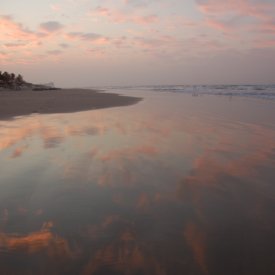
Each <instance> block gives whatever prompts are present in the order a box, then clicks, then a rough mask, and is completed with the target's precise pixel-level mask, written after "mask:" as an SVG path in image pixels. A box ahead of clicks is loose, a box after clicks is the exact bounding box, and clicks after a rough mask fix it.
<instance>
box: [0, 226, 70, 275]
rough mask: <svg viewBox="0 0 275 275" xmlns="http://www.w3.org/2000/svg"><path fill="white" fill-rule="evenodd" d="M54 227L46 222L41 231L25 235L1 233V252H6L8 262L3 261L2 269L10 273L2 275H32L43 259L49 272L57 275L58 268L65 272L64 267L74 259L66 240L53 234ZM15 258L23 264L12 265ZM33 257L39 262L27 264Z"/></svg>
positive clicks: (0, 265) (0, 264)
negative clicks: (31, 271) (52, 228)
mask: <svg viewBox="0 0 275 275" xmlns="http://www.w3.org/2000/svg"><path fill="white" fill-rule="evenodd" d="M52 226H53V224H52V222H46V223H44V224H43V226H42V228H41V230H40V231H37V232H32V233H29V234H25V235H23V234H21V235H20V234H5V233H0V251H5V252H6V253H5V256H4V258H5V259H6V261H1V263H0V267H1V270H3V271H4V272H5V269H7V270H8V273H2V274H30V273H29V272H30V270H31V269H32V268H33V267H37V263H39V262H41V259H43V261H44V264H43V265H42V266H44V268H47V270H48V271H49V272H51V270H52V272H53V273H52V274H55V271H54V269H53V267H54V268H56V267H57V266H58V267H59V268H61V269H60V270H62V269H64V271H65V270H66V268H64V267H62V265H63V264H64V263H65V262H67V261H68V260H71V259H72V258H73V253H72V251H71V249H70V247H69V244H68V242H67V241H66V240H64V239H63V238H61V237H59V236H58V235H56V234H54V233H52V232H51V227H52ZM1 256H2V257H3V254H2V253H1ZM13 257H15V258H17V257H20V258H21V263H20V264H19V263H17V264H15V265H14V264H12V261H11V259H12V258H13ZM32 257H35V258H36V259H37V260H38V262H37V263H35V262H33V263H32V264H27V263H28V262H29V261H30V259H33V258H32ZM24 263H25V264H24ZM47 264H48V266H47ZM38 266H39V265H38Z"/></svg>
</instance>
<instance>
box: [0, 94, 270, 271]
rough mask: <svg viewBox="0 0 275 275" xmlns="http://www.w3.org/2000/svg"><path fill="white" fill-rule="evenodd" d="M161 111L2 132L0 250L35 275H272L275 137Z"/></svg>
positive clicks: (68, 117)
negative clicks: (43, 272)
mask: <svg viewBox="0 0 275 275" xmlns="http://www.w3.org/2000/svg"><path fill="white" fill-rule="evenodd" d="M174 99H175V100H177V98H176V97H175V98H174ZM166 100H168V99H165V102H163V106H162V107H159V106H157V107H155V108H147V107H148V106H146V104H147V103H146V101H143V102H142V103H141V104H138V105H135V106H133V107H131V108H126V109H125V110H123V109H114V110H96V111H90V112H81V113H76V114H65V115H62V114H58V115H50V116H31V117H27V118H20V119H18V120H14V121H10V122H2V123H1V125H2V126H3V127H2V128H0V150H1V155H0V157H1V158H2V159H4V160H6V159H8V160H9V161H8V162H3V164H2V166H1V167H0V170H1V171H0V172H1V173H0V177H1V179H2V178H3V179H5V178H4V176H5V175H7V174H8V173H7V172H6V171H11V170H6V168H9V169H12V168H13V167H14V166H12V163H13V165H22V168H21V169H22V172H21V173H18V170H20V169H17V170H16V171H14V174H15V175H16V172H17V173H18V175H19V176H18V178H16V176H14V177H13V178H12V179H11V180H9V181H5V180H2V181H1V185H0V188H1V190H0V191H1V192H0V196H1V198H2V197H3V199H1V204H0V226H1V231H2V233H1V235H0V244H1V249H5V250H9V251H12V253H14V255H15V254H16V255H21V256H22V255H23V256H24V257H27V260H33V259H38V258H39V257H40V256H43V257H44V256H45V260H40V261H37V265H36V266H35V267H34V270H35V271H37V274H40V272H39V270H40V269H41V266H43V265H44V263H45V262H47V263H48V264H49V265H50V266H51V268H52V270H51V271H52V274H58V273H60V272H59V271H60V270H61V273H62V272H63V271H64V270H63V269H62V267H61V263H64V265H63V264H62V266H66V265H67V269H66V271H68V274H76V273H79V272H80V273H79V274H82V273H83V274H129V275H131V274H133V275H134V274H150V275H151V274H152V275H153V274H160V275H163V274H167V275H169V274H173V275H182V274H185V273H187V274H200V275H205V274H225V275H227V274H228V275H232V274H242V273H241V270H242V266H244V267H245V270H248V271H250V273H244V274H249V275H252V274H253V275H256V274H257V275H258V274H260V273H259V272H258V273H257V272H254V273H253V270H256V271H257V268H255V266H253V264H251V259H258V261H260V262H261V265H262V266H263V265H264V266H266V269H265V270H264V271H265V272H264V274H265V275H266V274H268V275H270V274H272V273H270V272H269V271H270V270H271V268H270V264H271V262H272V261H271V258H272V255H273V254H272V244H274V243H275V242H274V241H275V240H274V237H272V229H274V227H275V219H274V218H273V216H274V215H273V212H274V211H273V210H274V196H273V194H274V188H273V186H272V179H273V180H274V172H273V167H274V166H275V163H274V162H275V149H274V148H275V144H274V129H272V128H271V127H265V126H263V125H256V124H253V123H246V122H241V121H238V122H237V123H235V122H234V121H231V120H230V119H226V118H224V119H221V118H220V117H216V116H214V117H213V116H212V117H211V116H207V115H206V116H203V115H201V113H200V112H199V110H197V109H194V110H193V109H192V108H191V107H190V106H188V105H189V103H188V100H187V102H183V101H182V102H179V103H178V105H175V106H176V107H175V108H174V109H173V108H171V104H170V103H171V102H170V103H169V102H167V101H166ZM192 100H199V99H192ZM148 104H149V103H148ZM169 104H170V105H169ZM173 104H174V103H173ZM226 104H230V103H226ZM144 106H145V107H146V108H145V107H144ZM173 106H174V105H173ZM194 106H195V105H194ZM126 110H127V111H126ZM171 110H173V111H171ZM211 111H212V110H210V111H209V112H210V113H211ZM215 115H216V114H215ZM30 154H33V155H34V154H35V157H36V158H31V157H29V156H30ZM21 162H22V163H23V162H24V165H23V164H22V163H21ZM37 163H39V165H37V166H36V164H37ZM20 167H21V166H20ZM30 167H36V168H35V171H30V172H28V171H29V169H30ZM43 220H51V221H53V223H54V225H55V226H54V227H53V228H52V227H51V224H48V225H46V226H45V227H44V228H43V229H41V230H39V231H37V224H41V222H42V221H43ZM15 228H18V232H14V229H15ZM32 228H35V229H34V230H32ZM15 231H16V230H15ZM4 232H5V233H4ZM28 232H31V233H28ZM53 232H58V233H56V234H55V233H53ZM268 241H269V242H268ZM1 249H0V255H1V251H2V250H1ZM265 249H266V251H268V252H270V253H268V255H267V253H266V252H264V250H265ZM261 254H262V255H264V256H261ZM245 257H246V258H245ZM249 257H251V258H249ZM53 258H54V259H55V260H54V259H53ZM264 258H265V259H264ZM39 259H41V258H39ZM254 262H256V260H255V261H254ZM249 264H250V265H249ZM0 266H1V268H2V270H4V267H5V268H6V267H7V265H6V266H4V264H2V265H0ZM0 271H1V270H0ZM76 271H77V272H76ZM81 272H82V273H81ZM26 274H27V273H26Z"/></svg>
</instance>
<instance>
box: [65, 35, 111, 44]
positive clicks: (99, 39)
mask: <svg viewBox="0 0 275 275" xmlns="http://www.w3.org/2000/svg"><path fill="white" fill-rule="evenodd" d="M66 37H67V38H68V39H70V40H80V41H86V42H94V43H96V44H100V45H104V44H107V43H108V42H109V40H110V38H108V37H105V36H103V35H101V34H97V33H92V32H88V33H85V32H70V33H67V34H66Z"/></svg>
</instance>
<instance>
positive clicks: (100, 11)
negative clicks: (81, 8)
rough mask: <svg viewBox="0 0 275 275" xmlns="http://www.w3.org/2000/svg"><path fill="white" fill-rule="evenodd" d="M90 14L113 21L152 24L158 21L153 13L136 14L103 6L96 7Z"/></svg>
mask: <svg viewBox="0 0 275 275" xmlns="http://www.w3.org/2000/svg"><path fill="white" fill-rule="evenodd" d="M91 15H92V16H95V17H105V18H107V19H108V20H109V21H111V22H114V23H133V24H138V25H148V24H153V23H156V22H157V21H158V16H156V15H154V14H150V15H138V14H134V13H129V11H127V12H123V11H120V10H112V9H109V8H105V7H97V8H96V9H95V10H93V11H92V12H91Z"/></svg>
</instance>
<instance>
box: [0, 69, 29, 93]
mask: <svg viewBox="0 0 275 275" xmlns="http://www.w3.org/2000/svg"><path fill="white" fill-rule="evenodd" d="M24 84H28V83H27V82H26V81H25V80H24V79H23V77H22V75H21V74H19V75H17V76H16V75H15V74H14V73H8V72H4V73H2V72H1V71H0V88H6V89H13V90H19V89H21V87H22V86H23V85H24Z"/></svg>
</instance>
